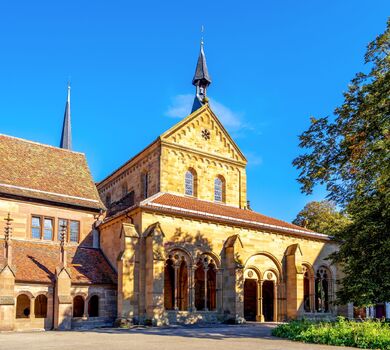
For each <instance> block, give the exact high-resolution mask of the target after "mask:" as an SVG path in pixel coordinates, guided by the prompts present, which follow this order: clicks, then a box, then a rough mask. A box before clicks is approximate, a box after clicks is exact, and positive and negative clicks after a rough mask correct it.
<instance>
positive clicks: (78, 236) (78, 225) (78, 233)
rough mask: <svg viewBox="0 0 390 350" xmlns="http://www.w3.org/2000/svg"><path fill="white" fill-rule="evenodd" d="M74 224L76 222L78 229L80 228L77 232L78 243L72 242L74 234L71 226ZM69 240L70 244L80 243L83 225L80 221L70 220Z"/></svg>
mask: <svg viewBox="0 0 390 350" xmlns="http://www.w3.org/2000/svg"><path fill="white" fill-rule="evenodd" d="M72 222H76V223H77V227H78V232H77V241H72V240H71V234H72V232H71V224H72ZM68 227H69V240H68V242H70V243H79V242H80V232H81V224H80V221H78V220H69V226H68Z"/></svg>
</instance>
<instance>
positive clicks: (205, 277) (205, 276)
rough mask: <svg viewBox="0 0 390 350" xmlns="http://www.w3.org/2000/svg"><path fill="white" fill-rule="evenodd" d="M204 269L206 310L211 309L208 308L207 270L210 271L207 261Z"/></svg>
mask: <svg viewBox="0 0 390 350" xmlns="http://www.w3.org/2000/svg"><path fill="white" fill-rule="evenodd" d="M203 271H204V311H209V310H208V308H207V271H208V266H207V263H205V267H204V269H203Z"/></svg>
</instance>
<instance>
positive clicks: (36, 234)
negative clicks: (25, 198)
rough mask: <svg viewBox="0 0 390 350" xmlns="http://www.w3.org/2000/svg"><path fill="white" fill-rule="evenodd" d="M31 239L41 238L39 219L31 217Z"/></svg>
mask: <svg viewBox="0 0 390 350" xmlns="http://www.w3.org/2000/svg"><path fill="white" fill-rule="evenodd" d="M31 237H32V238H36V239H40V238H41V218H40V217H39V216H33V217H32V220H31Z"/></svg>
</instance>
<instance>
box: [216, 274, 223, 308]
mask: <svg viewBox="0 0 390 350" xmlns="http://www.w3.org/2000/svg"><path fill="white" fill-rule="evenodd" d="M222 274H223V271H222V269H217V281H216V282H217V286H216V294H217V296H216V297H217V308H216V309H217V311H218V312H222V311H223V302H222V300H223V295H222V292H223V289H222V281H223V276H222Z"/></svg>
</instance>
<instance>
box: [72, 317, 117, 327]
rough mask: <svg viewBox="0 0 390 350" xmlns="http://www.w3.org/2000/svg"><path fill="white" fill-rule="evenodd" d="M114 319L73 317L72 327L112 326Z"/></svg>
mask: <svg viewBox="0 0 390 350" xmlns="http://www.w3.org/2000/svg"><path fill="white" fill-rule="evenodd" d="M114 321H115V319H114V318H111V317H89V318H83V317H73V318H72V329H91V328H101V327H112V326H113V325H114Z"/></svg>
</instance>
